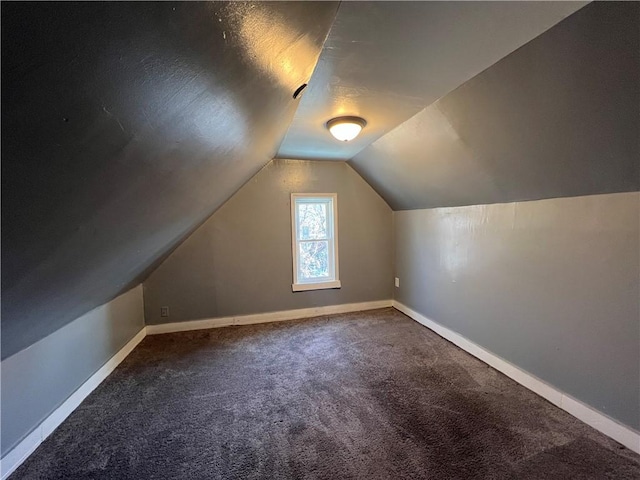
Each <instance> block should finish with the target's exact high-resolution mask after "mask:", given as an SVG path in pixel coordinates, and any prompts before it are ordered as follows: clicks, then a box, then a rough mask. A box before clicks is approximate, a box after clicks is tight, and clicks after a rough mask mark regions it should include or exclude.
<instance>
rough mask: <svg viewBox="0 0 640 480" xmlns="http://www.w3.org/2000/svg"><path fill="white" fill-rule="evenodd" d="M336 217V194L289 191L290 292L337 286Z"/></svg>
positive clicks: (338, 281)
mask: <svg viewBox="0 0 640 480" xmlns="http://www.w3.org/2000/svg"><path fill="white" fill-rule="evenodd" d="M337 218H338V195H337V194H335V193H323V194H319V193H312V194H306V193H292V194H291V224H292V228H291V230H292V240H293V241H292V247H293V286H292V287H293V291H294V292H297V291H301V290H320V289H323V288H340V280H339V279H338V232H337V224H338V222H337Z"/></svg>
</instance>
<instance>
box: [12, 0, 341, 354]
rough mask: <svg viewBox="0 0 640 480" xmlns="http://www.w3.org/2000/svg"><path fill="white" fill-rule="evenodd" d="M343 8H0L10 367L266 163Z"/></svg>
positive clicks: (138, 274) (144, 269) (139, 271)
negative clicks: (13, 359) (15, 356)
mask: <svg viewBox="0 0 640 480" xmlns="http://www.w3.org/2000/svg"><path fill="white" fill-rule="evenodd" d="M336 8H337V3H334V2H319V3H314V2H84V3H83V2H69V3H47V2H43V3H29V2H15V3H7V4H6V5H3V6H2V29H1V31H2V358H6V357H7V356H10V355H13V354H15V353H16V352H18V351H19V350H21V349H23V348H25V347H27V346H28V345H31V344H32V343H34V342H35V341H37V340H39V339H41V338H44V337H45V336H47V335H49V334H51V333H52V332H54V331H56V330H57V329H59V328H60V327H62V326H63V325H65V324H67V323H68V322H71V321H73V320H74V319H76V318H78V317H80V316H81V315H82V314H84V313H86V312H87V311H89V310H91V309H92V308H95V307H96V306H98V305H101V304H104V303H105V302H107V301H109V300H111V299H112V298H114V297H115V296H116V295H118V294H119V293H122V292H124V291H126V290H128V289H129V288H131V287H132V286H134V285H137V284H139V283H140V282H141V280H142V279H143V278H144V277H145V276H146V275H147V273H148V272H149V271H150V270H151V269H152V268H153V266H154V265H156V264H157V262H159V261H160V260H161V259H162V258H163V257H164V256H166V254H167V253H168V252H169V251H171V249H172V248H174V247H175V245H177V244H178V243H179V242H180V241H181V240H182V239H183V238H184V237H185V236H186V235H188V234H189V233H190V232H191V231H193V229H194V228H196V227H197V226H198V225H199V224H200V223H201V222H202V221H204V220H205V219H206V218H207V217H208V216H210V215H211V213H212V212H213V211H214V210H215V209H216V208H217V207H219V206H220V205H221V204H222V203H224V201H225V200H227V199H228V198H229V197H230V196H231V195H232V194H233V193H234V192H235V191H236V190H237V189H238V188H240V186H241V185H242V184H244V183H245V182H246V181H247V180H248V179H249V178H251V177H252V176H253V175H254V174H255V173H256V172H257V171H258V170H260V168H262V167H263V166H264V165H265V164H266V163H268V162H269V160H270V159H271V158H272V157H273V155H274V154H275V152H276V150H277V147H278V145H279V143H280V141H281V140H282V138H283V137H284V134H285V131H286V128H287V126H288V124H289V122H290V120H291V119H292V118H293V114H294V112H295V109H296V107H297V101H296V100H294V99H293V98H292V93H293V91H294V90H295V89H296V88H297V87H298V86H299V85H300V84H301V83H303V82H307V81H308V79H309V77H310V76H311V73H312V71H313V68H314V66H315V63H316V61H317V57H318V55H319V53H320V49H321V48H322V43H323V41H324V39H325V37H326V35H327V32H328V31H329V28H330V26H331V23H332V22H333V19H334V16H335V12H336Z"/></svg>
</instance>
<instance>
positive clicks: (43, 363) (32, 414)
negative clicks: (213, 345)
mask: <svg viewBox="0 0 640 480" xmlns="http://www.w3.org/2000/svg"><path fill="white" fill-rule="evenodd" d="M143 327H144V311H143V301H142V286H141V285H139V286H137V287H135V288H134V289H132V290H130V291H128V292H127V293H124V294H123V295H120V296H119V297H117V298H115V299H114V300H112V301H111V302H109V303H107V304H105V305H102V306H100V307H98V308H96V309H94V310H92V311H90V312H89V313H87V314H85V315H83V316H82V317H80V318H78V319H77V320H74V321H73V322H71V323H69V324H67V325H65V326H64V327H62V328H61V329H59V330H57V331H56V332H54V333H53V334H51V335H49V336H47V337H45V338H43V339H42V340H40V341H39V342H36V343H35V344H33V345H31V347H30V348H27V349H24V350H22V351H20V352H18V353H17V354H15V355H12V356H11V357H8V358H6V359H4V360H2V363H0V369H1V377H2V380H1V381H2V456H4V455H5V454H6V453H7V452H8V451H10V450H11V449H12V448H13V447H14V446H15V445H16V444H17V443H18V442H19V441H20V440H22V439H23V438H24V437H25V436H26V435H28V434H29V433H30V432H31V431H33V430H34V428H35V427H37V426H38V425H39V424H40V423H41V422H42V421H43V420H44V419H45V418H46V417H47V416H48V415H49V414H51V413H52V412H53V411H54V410H55V409H56V408H57V407H59V406H60V405H61V404H62V403H63V402H64V401H65V400H66V399H67V398H68V397H69V396H70V395H71V394H72V393H73V392H75V391H76V390H77V389H78V387H80V386H81V385H82V384H83V383H84V382H85V381H86V380H87V379H88V378H89V377H90V376H91V375H93V374H94V373H95V372H96V371H98V370H99V369H100V367H102V366H103V365H104V364H105V363H106V362H107V360H109V359H110V358H111V357H112V356H113V355H115V354H116V353H117V352H118V351H119V350H120V349H121V348H122V347H123V346H124V345H126V343H127V342H128V341H129V340H131V339H132V338H133V337H134V336H135V335H136V334H137V333H138V332H139V331H140V330H141V329H142V328H143Z"/></svg>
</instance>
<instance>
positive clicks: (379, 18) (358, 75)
mask: <svg viewBox="0 0 640 480" xmlns="http://www.w3.org/2000/svg"><path fill="white" fill-rule="evenodd" d="M585 4H586V2H343V3H341V5H340V9H339V11H338V15H337V17H336V21H335V23H334V25H333V27H332V28H331V33H330V34H329V37H328V38H327V41H326V42H325V46H324V48H323V50H322V54H321V55H320V59H319V61H318V65H317V67H316V69H315V71H314V73H313V77H312V78H311V82H309V86H308V87H307V90H306V91H305V92H304V94H303V97H302V100H301V102H300V106H299V107H298V110H297V111H296V114H295V117H294V119H293V122H292V124H291V126H290V127H289V130H288V132H287V135H286V137H285V140H284V142H283V143H282V145H281V146H280V149H279V151H278V157H279V158H303V159H315V160H319V159H335V160H348V159H350V158H351V157H353V156H354V155H356V154H357V153H358V152H359V151H360V150H362V149H363V148H364V147H366V146H367V145H369V144H370V143H371V142H373V141H374V140H376V139H378V138H379V137H380V136H382V135H383V134H385V133H386V132H388V131H389V130H391V129H393V128H395V127H396V126H398V125H399V124H401V123H402V122H404V121H405V120H407V119H408V118H410V117H411V116H413V115H415V114H416V113H418V112H419V111H420V110H422V109H423V108H424V107H426V106H427V105H430V104H431V103H433V102H434V101H435V100H437V99H438V98H440V97H442V96H444V95H446V94H447V93H449V92H451V91H452V90H453V89H455V88H456V87H458V86H460V85H461V84H462V83H464V82H466V81H467V80H469V79H470V78H472V77H473V76H474V75H477V74H478V73H480V72H481V71H482V70H484V69H486V68H487V67H489V66H491V65H492V64H494V63H495V62H497V61H498V60H500V59H501V58H503V57H504V56H506V55H508V54H509V53H511V52H513V51H514V50H516V49H517V48H518V47H520V46H522V45H524V44H525V43H527V42H528V41H530V40H531V39H533V38H535V37H536V36H538V35H540V34H541V33H542V32H544V31H545V30H547V29H548V28H549V27H551V26H553V25H555V24H556V23H558V22H559V21H561V20H562V19H563V18H565V17H567V16H568V15H570V14H571V13H573V12H575V11H576V10H578V9H579V8H581V7H582V6H583V5H585ZM343 115H355V116H361V117H364V118H365V119H366V120H367V126H366V127H365V129H364V130H363V131H362V133H361V134H360V136H359V137H358V138H357V139H355V140H353V141H351V142H348V143H345V142H339V141H338V140H336V139H334V138H333V137H332V136H331V135H330V134H329V132H328V131H327V129H326V128H325V124H326V122H327V121H328V120H330V119H331V118H333V117H337V116H343Z"/></svg>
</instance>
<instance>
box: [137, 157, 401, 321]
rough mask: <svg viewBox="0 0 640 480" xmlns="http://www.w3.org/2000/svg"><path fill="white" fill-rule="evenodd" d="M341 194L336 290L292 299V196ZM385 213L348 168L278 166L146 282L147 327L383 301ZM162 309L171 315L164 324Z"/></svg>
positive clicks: (387, 266) (387, 292)
mask: <svg viewBox="0 0 640 480" xmlns="http://www.w3.org/2000/svg"><path fill="white" fill-rule="evenodd" d="M334 192H335V193H337V194H338V232H339V235H338V241H339V245H338V248H339V255H340V280H341V282H342V288H340V289H332V290H317V291H309V292H295V293H294V292H292V290H291V284H292V270H293V267H292V262H293V260H292V254H291V209H290V194H291V193H334ZM391 215H392V213H391V209H390V208H389V206H388V205H387V204H386V203H385V202H384V200H382V198H380V196H378V194H377V193H375V192H374V190H373V189H372V188H371V187H370V186H369V185H368V184H367V183H366V182H365V181H364V180H362V178H361V177H360V176H359V175H358V174H357V173H356V172H354V171H353V170H352V169H351V168H350V167H349V166H348V165H347V164H346V163H344V162H320V161H299V160H274V161H273V162H272V163H270V164H269V165H267V166H266V167H265V168H264V169H263V170H262V171H261V172H260V173H258V174H257V175H256V176H255V177H254V178H252V179H251V180H250V181H249V182H248V183H247V184H246V185H245V186H243V187H242V188H241V189H240V190H239V191H238V193H236V194H235V195H234V196H233V197H232V198H231V199H230V200H229V201H227V202H226V203H225V204H224V205H223V206H222V207H221V208H220V209H219V210H218V211H217V212H216V213H214V214H213V216H211V218H209V219H208V220H207V221H206V222H205V223H204V224H203V225H202V226H201V227H200V228H199V229H198V230H197V231H196V232H194V233H193V234H192V235H191V236H190V237H189V238H188V239H187V240H186V241H185V242H184V243H183V244H182V245H180V246H179V247H178V248H177V249H176V250H175V251H174V252H173V253H172V254H171V255H170V256H169V257H168V258H167V259H166V260H165V261H164V262H163V263H162V264H161V265H160V266H159V267H158V268H157V270H155V271H154V272H153V273H152V274H151V275H150V276H149V278H148V279H147V280H146V281H145V282H144V297H145V318H146V321H147V323H148V324H157V323H167V322H179V321H186V320H197V319H203V318H215V317H226V316H232V315H243V314H252V313H264V312H274V311H282V310H293V309H299V308H309V307H316V306H325V305H339V304H345V303H356V302H367V301H374V300H387V299H390V298H391V295H392V285H393V277H392V254H393V251H392V223H391ZM161 306H168V307H169V312H170V316H169V317H166V318H163V317H160V307H161Z"/></svg>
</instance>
